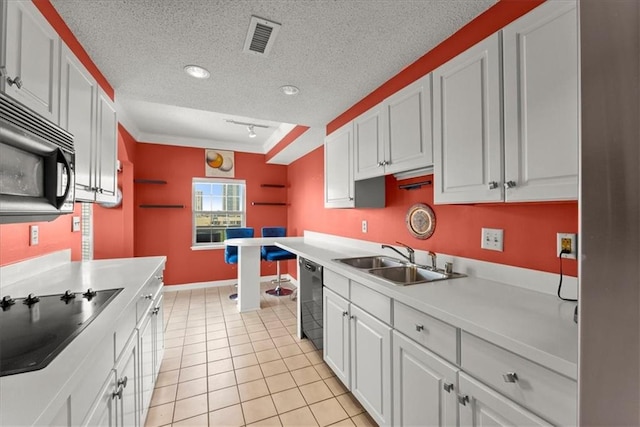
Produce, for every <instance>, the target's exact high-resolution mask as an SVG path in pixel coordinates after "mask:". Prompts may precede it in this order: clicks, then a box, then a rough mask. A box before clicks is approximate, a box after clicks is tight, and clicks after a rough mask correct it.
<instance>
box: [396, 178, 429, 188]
mask: <svg viewBox="0 0 640 427" xmlns="http://www.w3.org/2000/svg"><path fill="white" fill-rule="evenodd" d="M423 185H431V181H430V180H427V181H420V182H414V183H413V184H402V185H398V188H400V189H402V190H417V189H418V188H420V187H422V186H423Z"/></svg>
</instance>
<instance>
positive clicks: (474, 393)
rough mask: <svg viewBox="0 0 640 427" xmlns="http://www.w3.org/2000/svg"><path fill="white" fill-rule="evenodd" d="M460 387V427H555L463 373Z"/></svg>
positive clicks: (460, 378)
mask: <svg viewBox="0 0 640 427" xmlns="http://www.w3.org/2000/svg"><path fill="white" fill-rule="evenodd" d="M459 384H460V393H459V395H458V401H459V402H460V425H461V426H474V427H476V426H477V427H488V426H491V427H495V426H551V425H552V424H549V423H548V422H546V421H545V420H543V419H542V418H539V417H538V416H536V415H534V414H533V413H531V412H529V411H528V410H526V409H525V408H523V407H522V406H520V405H518V404H517V403H515V402H513V401H512V400H510V399H508V398H506V397H504V396H502V395H500V394H498V393H496V392H495V391H493V390H491V389H490V388H489V387H487V386H485V385H484V384H482V383H481V382H478V381H476V380H474V379H473V378H471V377H470V376H468V375H466V374H465V373H464V372H461V373H460V377H459Z"/></svg>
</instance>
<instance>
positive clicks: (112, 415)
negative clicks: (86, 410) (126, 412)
mask: <svg viewBox="0 0 640 427" xmlns="http://www.w3.org/2000/svg"><path fill="white" fill-rule="evenodd" d="M116 389H117V385H116V373H115V371H113V370H111V371H110V373H109V376H108V377H107V381H106V382H105V384H104V386H103V387H102V389H101V391H100V393H99V395H98V400H97V402H96V404H95V406H94V408H93V410H92V412H91V413H90V414H89V416H88V417H87V420H86V424H83V425H86V426H91V427H94V426H95V427H116V426H117V423H116V404H117V401H118V400H117V399H118V397H117V396H115V395H114V392H115V391H116Z"/></svg>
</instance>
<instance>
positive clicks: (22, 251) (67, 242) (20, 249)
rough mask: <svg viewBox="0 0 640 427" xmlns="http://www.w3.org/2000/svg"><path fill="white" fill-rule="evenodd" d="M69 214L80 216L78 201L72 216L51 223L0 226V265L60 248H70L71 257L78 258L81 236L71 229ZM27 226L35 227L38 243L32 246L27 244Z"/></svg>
mask: <svg viewBox="0 0 640 427" xmlns="http://www.w3.org/2000/svg"><path fill="white" fill-rule="evenodd" d="M73 216H80V205H79V204H78V203H76V206H75V210H74V213H73V214H72V215H63V216H60V217H58V218H57V219H56V220H54V221H51V222H32V223H24V224H2V225H0V266H1V265H8V264H13V263H16V262H18V261H23V260H26V259H29V258H35V257H38V256H42V255H46V254H49V253H51V252H56V251H60V250H63V249H71V259H72V260H74V261H78V260H80V258H81V257H82V253H81V235H80V232H77V233H72V232H71V218H72V217H73ZM31 225H37V226H38V227H39V230H38V231H39V236H40V237H39V241H40V242H39V244H38V245H36V246H29V226H31Z"/></svg>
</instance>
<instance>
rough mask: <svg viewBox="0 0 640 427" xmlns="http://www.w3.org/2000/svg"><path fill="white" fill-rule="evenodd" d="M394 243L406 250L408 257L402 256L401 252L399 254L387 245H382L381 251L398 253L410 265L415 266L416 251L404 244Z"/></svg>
mask: <svg viewBox="0 0 640 427" xmlns="http://www.w3.org/2000/svg"><path fill="white" fill-rule="evenodd" d="M396 243H397V244H399V245H401V246H404V247H405V249H407V253H408V254H409V255H408V256H407V255H405V254H403V253H402V252H400V251H399V250H397V249H396V248H394V247H393V246H389V245H382V249H384V248H389V249H391V250H392V251H395V252H396V253H398V254H399V255H400V256H401V257H402V258H404V259H406V260H408V261H409V262H410V263H411V264H415V263H416V255H415V252H416V251H414V250H413V248H411V247H409V246H407V245H405V244H404V243H400V242H396Z"/></svg>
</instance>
